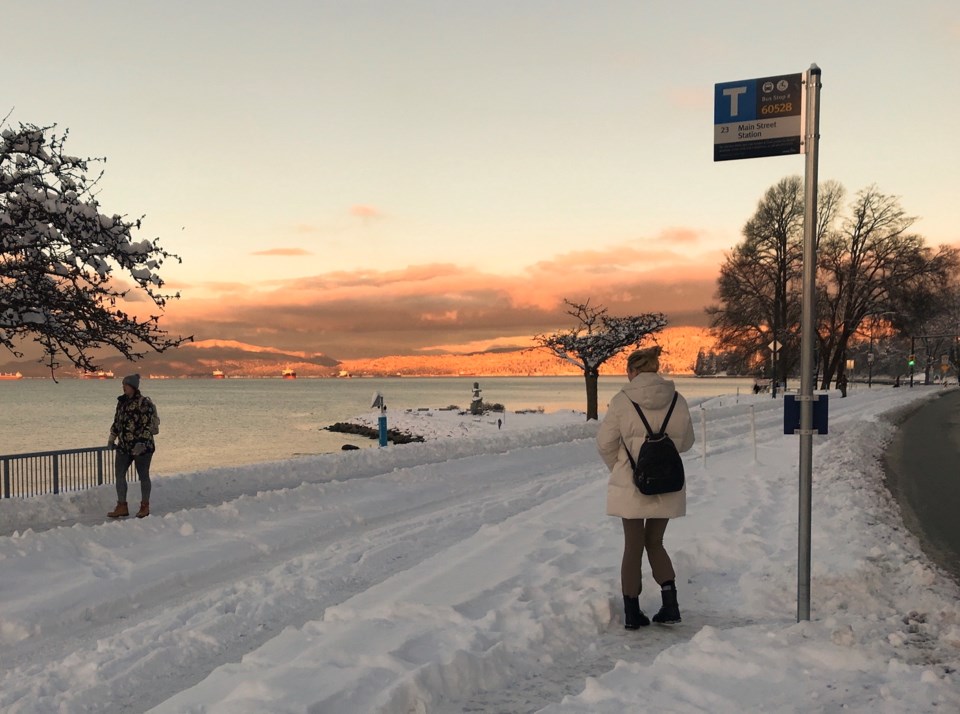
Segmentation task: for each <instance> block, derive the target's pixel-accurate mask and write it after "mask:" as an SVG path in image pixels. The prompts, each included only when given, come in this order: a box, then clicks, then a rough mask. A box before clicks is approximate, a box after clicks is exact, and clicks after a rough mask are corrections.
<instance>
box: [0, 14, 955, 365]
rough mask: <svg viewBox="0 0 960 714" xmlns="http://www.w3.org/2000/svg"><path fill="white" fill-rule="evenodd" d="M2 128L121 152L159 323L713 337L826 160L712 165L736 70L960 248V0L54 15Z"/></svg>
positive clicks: (18, 46) (24, 53)
mask: <svg viewBox="0 0 960 714" xmlns="http://www.w3.org/2000/svg"><path fill="white" fill-rule="evenodd" d="M2 24H3V27H4V32H3V45H4V50H5V56H6V57H7V62H6V65H7V66H6V69H7V71H6V72H5V73H4V80H3V84H2V88H0V97H2V102H0V117H2V116H3V115H6V114H7V112H10V116H9V118H8V119H7V122H8V123H13V124H16V123H17V122H24V123H32V124H39V125H45V124H50V123H54V122H55V123H57V124H58V125H59V127H60V129H65V128H69V130H70V139H69V142H68V144H67V148H68V150H69V151H70V152H71V153H74V154H79V155H84V156H105V157H107V159H108V160H107V163H106V164H105V165H104V166H103V168H104V169H105V171H106V175H105V178H104V180H103V181H102V183H101V184H100V194H99V200H100V202H101V205H102V208H103V210H104V211H105V212H107V213H122V214H127V215H128V216H131V217H135V216H140V215H142V214H145V216H146V219H145V222H144V228H143V230H142V231H141V233H140V234H139V235H138V236H137V237H138V238H154V237H159V238H160V239H161V243H162V245H163V246H164V247H165V248H166V249H168V250H170V251H172V252H174V253H177V254H179V255H180V256H182V258H183V264H182V265H173V264H170V263H168V264H166V265H165V266H164V270H163V275H164V277H165V278H166V279H167V281H168V287H170V288H171V289H175V290H179V291H180V292H181V294H182V299H181V300H180V301H178V302H175V303H172V304H171V305H170V307H169V308H168V310H167V313H166V318H165V319H164V323H163V324H164V326H165V327H166V328H167V329H169V330H170V331H172V332H174V333H182V334H194V335H195V336H196V337H197V339H231V340H239V341H242V342H246V343H250V344H256V345H263V346H274V347H279V348H283V349H289V350H297V351H306V352H323V353H326V354H329V355H331V356H333V357H336V358H340V359H347V358H356V357H373V356H379V355H384V354H410V353H416V352H418V351H437V350H456V349H469V348H484V347H486V346H488V345H490V344H493V343H499V344H511V343H514V344H515V343H520V342H521V341H523V340H525V339H527V338H529V336H530V335H532V334H535V333H538V332H544V331H552V330H554V329H557V328H560V327H564V326H567V324H568V322H569V320H567V319H564V317H563V310H562V306H561V301H562V299H563V298H564V297H567V298H570V299H573V300H578V301H580V300H586V299H587V298H591V299H592V300H593V301H594V302H595V303H602V304H604V305H606V306H608V307H609V308H610V310H611V312H612V313H613V314H628V313H636V312H647V311H662V312H665V313H666V314H667V316H668V318H669V319H670V321H671V324H676V325H688V324H705V316H704V314H703V307H704V305H706V304H708V303H709V302H710V300H711V295H712V292H713V286H714V282H715V278H716V275H717V268H718V266H719V264H720V262H721V261H722V260H723V254H724V251H727V250H729V249H730V248H731V247H732V246H733V245H735V244H736V243H737V242H739V240H740V230H741V228H742V226H743V224H744V222H745V221H746V220H747V219H748V218H749V217H750V216H751V215H752V213H753V211H754V210H755V208H756V204H757V201H758V200H759V199H760V198H761V196H762V195H763V193H764V191H765V190H766V189H767V188H768V187H769V186H771V185H772V184H773V183H775V182H776V181H778V180H779V179H781V178H783V177H784V176H788V175H791V174H796V175H801V176H802V175H803V170H804V161H803V157H802V156H789V157H777V158H764V159H752V160H746V161H731V162H721V163H714V162H713V160H712V156H713V87H714V84H715V83H718V82H727V81H735V80H741V79H747V78H754V77H763V76H769V75H777V74H788V73H795V72H803V71H805V70H806V69H807V68H808V67H809V66H810V65H811V63H817V64H818V65H819V66H820V67H821V68H822V70H823V76H822V81H823V92H822V99H821V112H822V113H821V144H820V151H821V153H820V178H821V180H826V179H834V180H837V181H840V182H841V183H842V184H843V185H844V186H845V187H846V188H847V190H848V192H849V195H850V197H851V198H852V196H853V194H854V193H855V192H856V191H857V190H859V189H861V188H864V187H865V186H867V185H869V184H876V185H877V186H878V187H879V188H880V190H881V191H883V192H885V193H889V194H894V195H897V196H900V197H901V201H902V204H903V206H904V208H905V209H906V210H907V211H908V213H910V214H912V215H916V216H918V217H919V220H918V221H917V223H916V224H915V229H916V230H917V231H918V232H919V233H920V234H922V235H923V236H925V237H926V238H927V240H928V242H929V243H930V244H940V243H950V244H960V200H958V194H960V149H958V145H960V142H958V137H957V132H958V129H957V117H958V116H960V91H958V86H960V83H958V76H957V73H958V71H960V16H958V14H957V12H956V2H955V0H943V1H933V0H917V1H915V2H912V3H904V2H888V1H885V0H872V1H859V0H854V1H848V2H843V1H838V0H830V1H822V0H813V1H810V2H804V3H757V2H755V1H754V2H723V3H717V2H709V1H707V0H704V1H702V2H692V1H685V0H671V1H670V2H643V1H641V0H634V1H632V2H625V1H624V2H616V1H612V0H591V1H590V2H586V1H573V0H558V1H553V2H548V1H546V0H484V1H482V2H481V1H479V0H471V1H467V0H429V1H427V0H341V1H326V0H309V1H308V0H302V1H301V0H275V2H272V3H264V2H256V3H254V2H246V1H245V0H230V1H228V0H222V1H218V2H213V1H210V0H165V1H164V2H151V3H147V2H130V1H129V0H88V1H85V2H76V1H75V0H61V1H52V0H33V2H30V3H9V4H7V5H6V6H5V7H4V9H3V12H2Z"/></svg>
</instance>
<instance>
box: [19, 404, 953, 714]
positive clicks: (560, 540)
mask: <svg viewBox="0 0 960 714" xmlns="http://www.w3.org/2000/svg"><path fill="white" fill-rule="evenodd" d="M931 396H933V393H932V392H930V391H923V390H915V391H912V392H909V393H908V392H907V390H890V389H886V390H873V391H872V392H869V393H868V392H860V393H854V395H853V396H852V397H851V398H849V399H846V400H839V399H834V400H831V434H830V435H829V436H828V437H823V438H821V439H819V440H818V442H817V447H816V451H815V469H816V477H815V489H814V514H815V523H814V543H813V552H814V603H813V609H814V613H813V620H812V621H811V622H808V623H800V624H797V623H796V622H795V612H796V600H795V597H796V533H797V524H796V475H797V467H796V452H797V442H796V438H795V437H788V436H783V435H782V433H781V432H782V412H781V407H780V403H779V402H778V401H776V402H775V401H773V400H770V399H769V397H768V398H767V399H762V398H757V399H752V398H746V399H744V398H743V397H741V398H739V399H738V400H734V399H732V398H725V399H719V400H711V401H710V402H708V403H705V404H704V405H703V406H704V407H705V409H706V412H705V413H706V415H707V433H708V446H709V449H708V459H707V466H706V468H705V469H704V467H703V466H702V463H701V459H700V453H699V451H698V449H699V445H697V446H695V447H694V450H693V451H692V452H690V454H688V457H687V459H686V465H687V470H688V481H689V507H688V508H689V513H690V516H689V517H687V518H684V519H679V520H677V521H674V522H673V523H671V526H670V529H669V530H668V532H667V540H668V547H669V548H670V550H671V553H672V554H673V556H674V563H675V566H676V568H677V571H678V573H679V574H680V580H679V587H680V602H681V607H682V609H683V612H684V621H683V623H682V624H681V625H678V626H675V627H673V628H667V627H659V628H658V627H651V628H645V629H643V630H641V631H639V632H636V633H627V632H625V631H624V630H623V628H622V622H621V620H620V618H621V603H620V598H619V583H618V579H619V556H620V547H621V534H620V526H619V522H618V521H616V520H614V519H611V518H608V517H606V516H604V515H603V512H604V498H605V483H606V474H605V469H603V467H602V465H601V464H600V462H599V460H598V458H597V456H596V451H595V449H594V445H593V439H592V436H593V433H594V432H595V428H596V425H595V424H584V423H582V421H581V420H582V416H581V415H576V414H567V415H546V416H531V418H530V420H527V421H525V420H521V419H512V420H511V424H510V430H509V431H507V430H505V431H502V432H499V431H496V427H493V428H492V430H491V428H490V425H489V423H483V422H478V421H468V422H466V423H460V424H458V423H456V422H455V421H450V420H455V418H456V417H455V415H439V414H436V415H434V414H431V415H430V416H429V417H428V416H426V415H423V414H414V415H410V416H408V417H406V418H408V419H410V420H411V424H410V425H409V428H411V429H413V430H418V429H419V430H420V431H424V430H425V429H426V428H428V426H427V422H429V428H430V429H432V430H433V435H434V436H437V437H445V436H454V437H456V438H438V439H436V440H434V441H430V442H427V443H425V444H413V445H408V446H404V447H399V448H390V449H386V450H376V449H370V450H364V451H360V452H348V453H344V454H332V455H328V456H324V457H317V458H313V459H303V460H300V461H295V462H285V463H282V464H268V465H262V466H259V467H244V468H238V469H222V470H219V471H217V472H207V473H205V474H186V475H182V476H177V477H170V478H167V479H163V480H161V481H160V483H159V484H158V486H157V488H156V491H155V493H156V494H157V498H156V499H155V500H156V501H157V503H158V504H160V505H161V506H164V505H165V506H166V508H164V509H163V510H161V513H160V515H159V517H156V516H154V517H151V518H148V519H145V520H143V521H136V520H129V521H126V522H122V523H115V522H111V523H102V522H97V523H94V522H93V521H99V520H100V519H102V516H101V515H98V514H102V513H103V512H104V510H105V507H107V506H109V504H110V500H111V495H112V494H111V489H99V490H97V491H96V492H87V493H84V494H76V495H74V496H71V497H69V498H60V499H55V498H45V499H35V502H33V503H30V504H29V505H28V507H27V508H26V509H25V511H23V512H17V513H15V512H14V511H13V510H12V509H11V506H10V504H9V503H2V504H0V517H2V518H3V523H4V528H5V529H6V528H10V524H16V525H17V529H16V531H15V532H14V529H11V530H10V531H8V532H11V533H13V534H12V535H10V536H8V537H3V538H0V659H2V663H0V710H2V711H4V712H30V713H31V714H32V713H34V712H125V711H130V712H140V711H147V710H151V709H152V710H154V711H157V712H191V713H198V712H211V713H212V712H223V713H226V712H230V713H231V714H232V713H234V712H251V713H252V712H281V711H283V712H287V711H300V712H335V713H340V712H344V713H350V712H357V713H361V712H363V713H366V712H440V713H442V714H452V713H453V712H463V711H477V712H486V711H503V712H536V711H545V712H606V711H610V712H614V711H616V712H620V711H624V710H626V709H625V707H626V708H627V709H629V708H630V707H634V708H635V707H636V703H637V702H644V703H645V704H646V705H648V706H649V708H650V709H651V710H669V711H731V712H733V711H744V710H758V709H766V710H773V709H776V710H780V711H795V710H800V709H801V708H802V709H803V710H805V711H809V710H814V711H832V710H834V709H836V708H839V707H840V706H841V705H842V706H847V707H849V708H852V709H853V710H857V709H858V708H859V709H860V710H866V709H871V708H878V707H879V708H880V709H882V710H884V711H904V712H906V711H911V712H913V711H949V710H951V709H953V710H956V709H957V708H960V693H958V681H957V669H958V665H960V607H958V605H957V587H956V585H955V584H954V583H952V582H950V581H949V580H947V579H945V578H944V577H943V576H942V574H940V573H938V572H937V571H936V570H935V569H934V568H933V567H932V566H931V565H930V564H929V563H928V562H927V561H926V559H925V558H924V557H923V556H922V554H920V553H919V551H918V549H917V546H916V542H915V539H913V538H912V536H910V534H909V533H907V532H905V531H904V530H903V529H902V526H901V525H900V523H899V518H898V516H897V512H896V508H895V506H894V505H893V504H891V503H890V500H889V498H887V497H886V495H885V493H884V492H883V489H882V488H881V483H880V475H879V467H878V465H877V462H876V459H877V457H878V456H879V454H880V453H881V451H882V445H883V443H885V441H886V440H887V439H888V438H889V436H890V434H892V433H893V426H892V425H891V424H890V423H889V421H888V420H887V419H885V418H880V417H879V415H881V414H883V413H885V412H888V411H889V410H891V409H896V408H901V407H903V406H904V405H906V404H908V403H909V402H914V401H916V400H919V399H923V398H927V397H931ZM751 413H753V414H755V418H756V428H757V431H758V435H759V436H758V442H759V445H758V458H757V462H754V461H753V445H752V442H751V441H750V438H749V435H750V430H751ZM694 416H695V420H696V418H697V415H696V414H695V415H694ZM418 420H419V423H414V422H417V421H418ZM697 436H698V438H699V437H700V432H699V427H698V434H697ZM41 502H42V503H41ZM26 511H29V513H26ZM28 517H32V518H34V519H35V520H34V522H35V523H37V525H38V527H42V528H46V530H42V531H39V532H35V531H30V530H27V531H24V530H22V524H23V519H25V518H28ZM58 523H60V524H63V525H59V526H57V524H58ZM69 523H73V524H74V525H68V524H69ZM645 584H646V585H647V590H646V591H645V592H644V593H643V595H642V605H643V607H644V608H645V609H647V610H648V611H649V610H655V609H656V606H657V600H658V593H656V592H655V587H651V585H652V583H651V582H650V581H649V579H648V580H647V581H646V583H645ZM801 703H802V706H801Z"/></svg>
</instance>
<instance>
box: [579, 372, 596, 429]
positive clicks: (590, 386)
mask: <svg viewBox="0 0 960 714" xmlns="http://www.w3.org/2000/svg"><path fill="white" fill-rule="evenodd" d="M583 378H584V382H585V383H586V385H587V421H590V420H591V419H598V418H599V417H598V416H597V384H598V382H599V380H600V373H599V370H597V369H593V370H590V369H588V370H584V373H583Z"/></svg>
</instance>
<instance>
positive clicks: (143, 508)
mask: <svg viewBox="0 0 960 714" xmlns="http://www.w3.org/2000/svg"><path fill="white" fill-rule="evenodd" d="M149 515H150V501H140V510H139V511H137V518H146V517H147V516H149Z"/></svg>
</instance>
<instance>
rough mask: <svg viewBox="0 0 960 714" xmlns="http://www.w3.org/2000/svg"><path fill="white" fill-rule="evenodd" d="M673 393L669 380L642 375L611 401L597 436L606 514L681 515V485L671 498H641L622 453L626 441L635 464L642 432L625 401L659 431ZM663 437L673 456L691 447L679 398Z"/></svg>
mask: <svg viewBox="0 0 960 714" xmlns="http://www.w3.org/2000/svg"><path fill="white" fill-rule="evenodd" d="M675 391H676V388H675V387H674V385H673V382H672V381H671V380H668V379H664V378H663V377H661V376H660V375H659V374H654V373H653V372H641V373H640V374H638V375H637V376H636V377H634V378H633V380H632V381H631V382H629V383H628V384H627V385H626V386H625V387H624V388H623V389H622V390H620V391H619V392H618V393H617V394H616V395H615V396H614V397H613V399H611V400H610V406H609V408H608V410H607V414H606V416H605V417H604V418H603V422H602V423H601V424H600V429H599V431H598V433H597V450H598V451H599V452H600V457H601V458H602V459H603V461H604V463H605V464H606V465H607V468H608V469H610V481H609V484H608V485H607V514H608V515H611V516H618V517H620V518H679V517H680V516H684V515H686V513H687V489H686V486H684V488H683V489H682V490H680V491H677V492H675V493H664V494H660V495H658V496H645V495H643V494H642V493H640V491H638V490H637V487H636V486H635V485H634V483H633V468H632V467H631V466H630V460H629V459H628V458H627V452H626V451H625V450H624V448H623V443H624V442H625V443H626V445H627V446H628V447H629V448H630V453H631V455H632V456H633V458H634V460H636V458H637V454H638V453H639V451H640V445H641V444H642V443H643V439H644V437H645V436H646V433H647V432H646V429H644V427H643V422H642V421H640V417H639V415H638V414H637V411H636V409H634V407H633V404H631V403H630V401H631V400H632V401H634V402H636V403H637V404H639V405H640V408H641V409H643V414H644V416H646V417H647V421H648V422H650V428H651V429H653V430H654V431H659V430H660V425H661V424H663V418H664V417H665V416H666V415H667V410H668V409H669V408H670V401H671V400H672V399H673V393H674V392H675ZM667 434H669V436H670V438H671V439H673V442H674V444H676V447H677V450H678V451H681V452H683V451H687V450H688V449H689V448H690V447H691V446H693V424H692V422H691V421H690V409H689V408H688V407H687V401H686V400H685V399H684V398H683V396H682V395H678V396H677V406H676V407H674V409H673V414H672V415H671V416H670V421H669V423H668V424H667ZM621 438H622V439H623V442H621Z"/></svg>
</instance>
